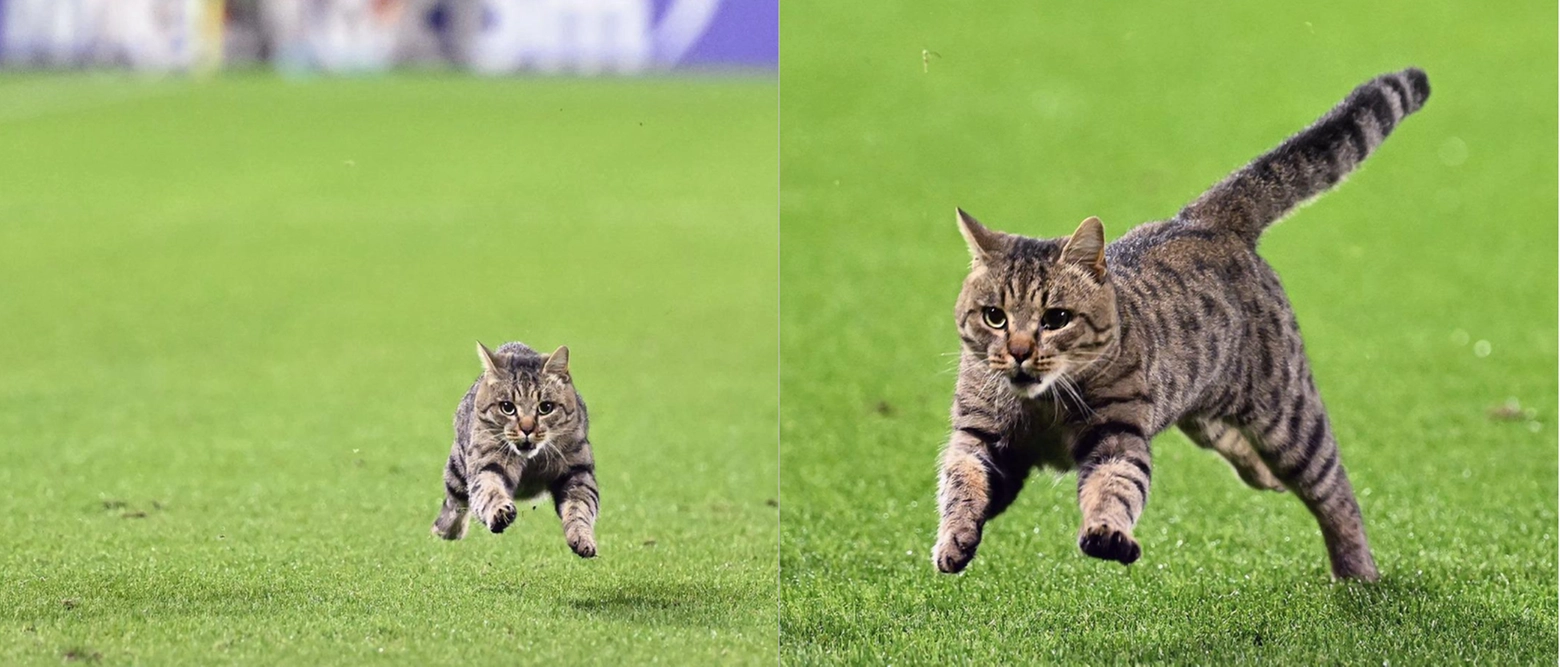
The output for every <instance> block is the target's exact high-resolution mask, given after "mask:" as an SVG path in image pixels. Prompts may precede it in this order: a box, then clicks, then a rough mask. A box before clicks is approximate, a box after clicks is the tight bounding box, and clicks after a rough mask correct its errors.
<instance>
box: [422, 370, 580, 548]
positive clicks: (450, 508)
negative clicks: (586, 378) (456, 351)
mask: <svg viewBox="0 0 1560 667" xmlns="http://www.w3.org/2000/svg"><path fill="white" fill-rule="evenodd" d="M477 354H478V356H480V357H481V358H482V376H481V377H479V378H477V382H476V384H473V385H471V389H470V390H468V391H467V392H466V396H465V398H462V399H461V401H460V407H458V408H456V409H455V444H453V445H452V446H451V447H450V458H449V462H448V463H447V464H446V465H445V466H444V508H443V509H442V510H441V511H440V512H439V518H438V519H437V520H435V521H434V522H433V534H434V535H438V536H439V537H442V538H444V539H446V540H458V539H460V538H461V537H462V536H464V535H465V533H466V514H467V511H468V508H469V511H471V512H473V513H475V514H476V515H477V520H479V521H481V522H482V523H483V525H486V526H487V527H488V530H491V531H493V532H495V533H502V532H504V529H505V528H508V527H509V524H511V523H513V522H514V520H515V516H516V512H515V503H514V501H515V499H517V498H519V499H526V498H532V497H535V496H538V495H541V493H542V492H544V491H545V492H548V493H550V494H551V495H552V499H553V507H554V508H555V509H556V510H557V512H558V517H559V518H560V519H562V520H563V536H564V539H565V540H566V541H567V542H568V543H569V548H570V549H573V550H574V553H576V554H579V555H580V557H582V558H591V557H594V556H595V555H596V535H595V525H596V509H597V506H598V504H599V503H600V496H599V495H598V493H597V491H596V472H595V471H596V464H595V460H594V459H593V458H592V457H591V452H590V438H589V436H588V435H587V432H588V430H589V428H590V420H589V419H588V418H587V417H586V416H585V401H584V400H583V399H581V398H580V394H579V392H578V391H576V390H575V389H574V380H573V379H572V378H571V377H570V376H569V348H567V347H560V348H558V350H557V351H556V352H553V353H552V354H549V355H541V354H537V353H536V351H535V350H532V349H531V348H529V347H526V346H525V345H524V344H522V343H505V344H504V345H502V346H500V347H499V348H498V351H497V352H494V351H492V350H489V349H488V348H487V347H486V346H484V345H483V344H481V343H477Z"/></svg>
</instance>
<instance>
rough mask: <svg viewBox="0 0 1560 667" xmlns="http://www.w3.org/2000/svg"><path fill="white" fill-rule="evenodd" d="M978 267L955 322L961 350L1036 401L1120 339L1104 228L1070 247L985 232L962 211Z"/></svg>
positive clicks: (1086, 229)
mask: <svg viewBox="0 0 1560 667" xmlns="http://www.w3.org/2000/svg"><path fill="white" fill-rule="evenodd" d="M957 217H958V222H959V231H960V232H961V233H962V234H963V235H964V240H965V242H966V243H968V244H969V247H970V254H971V255H973V257H974V261H973V262H972V263H971V265H970V274H969V276H967V277H966V278H965V279H964V289H963V290H962V291H960V293H959V301H958V305H957V306H956V307H955V309H954V319H955V321H957V322H958V326H959V338H960V339H961V340H963V341H964V349H966V350H968V351H969V352H970V353H972V354H973V355H974V356H975V357H976V358H977V359H980V360H981V361H984V362H985V363H986V364H988V365H989V366H990V368H991V370H992V371H994V372H997V373H1000V374H1001V375H1003V376H1005V377H1006V378H1007V380H1008V384H1009V386H1010V387H1011V388H1012V389H1013V392H1014V393H1016V394H1018V395H1020V396H1024V397H1026V398H1037V397H1039V396H1040V395H1042V394H1044V393H1045V392H1046V391H1047V390H1049V389H1050V388H1051V386H1052V385H1054V384H1055V383H1057V382H1058V381H1067V380H1070V379H1072V378H1075V377H1077V374H1078V372H1079V371H1081V370H1083V369H1085V368H1087V367H1088V366H1089V365H1090V364H1091V363H1093V362H1094V361H1096V360H1098V359H1099V358H1100V357H1101V356H1102V355H1103V354H1105V353H1106V352H1107V351H1108V349H1109V347H1110V345H1111V344H1112V343H1114V342H1115V340H1116V337H1117V326H1118V323H1117V315H1116V292H1115V289H1114V288H1113V287H1112V286H1111V282H1110V273H1109V272H1108V271H1107V270H1106V266H1105V228H1104V227H1103V226H1102V225H1100V221H1099V219H1098V218H1089V219H1088V220H1084V221H1083V224H1081V225H1078V230H1077V231H1075V232H1073V234H1072V236H1071V237H1070V238H1066V239H1034V238H1029V237H1026V236H1018V235H1016V234H1006V233H1003V232H999V231H995V230H991V229H987V228H986V227H984V226H982V225H981V224H980V223H979V222H977V221H976V220H975V218H973V217H970V215H969V214H967V213H965V212H964V211H962V210H961V211H958V216H957Z"/></svg>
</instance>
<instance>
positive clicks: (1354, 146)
mask: <svg viewBox="0 0 1560 667" xmlns="http://www.w3.org/2000/svg"><path fill="white" fill-rule="evenodd" d="M1429 97H1430V79H1429V78H1427V77H1426V76H1425V73H1424V71H1423V70H1420V69H1418V68H1416V67H1410V68H1408V69H1405V70H1403V71H1401V72H1395V73H1392V74H1383V75H1381V76H1378V77H1376V78H1374V79H1371V80H1370V81H1367V82H1365V83H1364V84H1362V85H1360V87H1358V88H1355V89H1354V92H1351V93H1349V96H1348V97H1346V98H1344V100H1343V101H1342V102H1340V103H1338V106H1335V107H1333V108H1332V110H1331V111H1328V112H1327V114H1326V115H1324V116H1322V117H1321V118H1319V119H1317V121H1316V122H1315V123H1312V124H1311V126H1310V127H1307V128H1305V129H1304V130H1301V131H1300V132H1299V133H1298V134H1296V135H1294V136H1292V137H1290V138H1288V139H1286V140H1284V143H1282V144H1279V145H1278V148H1275V149H1273V150H1271V151H1269V152H1267V153H1266V154H1264V155H1263V156H1261V157H1259V158H1257V159H1255V160H1252V161H1251V164H1248V165H1246V166H1245V167H1242V168H1241V169H1239V170H1237V171H1236V172H1235V173H1233V174H1230V175H1229V176H1226V177H1225V178H1224V180H1222V181H1220V182H1219V183H1218V185H1215V186H1213V187H1212V188H1210V189H1209V190H1208V191H1207V192H1205V193H1203V194H1202V196H1200V197H1198V198H1197V200H1196V201H1194V202H1192V203H1191V204H1188V205H1187V206H1186V208H1184V209H1181V213H1180V215H1179V216H1177V217H1179V218H1180V219H1182V220H1185V221H1187V222H1190V223H1192V224H1198V225H1206V226H1210V227H1217V228H1221V229H1227V230H1231V231H1234V232H1235V233H1236V234H1239V235H1240V236H1241V238H1244V239H1245V240H1246V241H1247V242H1248V243H1250V244H1251V245H1252V246H1253V247H1255V246H1256V244H1257V239H1258V238H1259V237H1260V236H1261V235H1262V230H1263V229H1266V228H1267V226H1268V225H1271V224H1273V223H1275V222H1278V221H1279V220H1281V219H1282V218H1283V217H1284V216H1285V215H1287V214H1288V213H1289V212H1290V211H1292V210H1294V209H1295V208H1297V207H1299V206H1300V205H1302V204H1305V203H1306V202H1307V201H1308V200H1310V199H1312V198H1314V197H1316V196H1318V195H1320V194H1322V193H1323V192H1326V191H1327V190H1328V189H1330V188H1332V187H1333V186H1334V185H1337V184H1338V182H1339V181H1341V180H1343V178H1344V177H1345V176H1347V175H1348V174H1349V172H1351V171H1354V169H1355V168H1356V167H1358V166H1359V164H1360V163H1361V162H1364V161H1365V158H1366V156H1368V155H1370V154H1371V152H1372V151H1374V150H1376V147H1377V146H1380V145H1381V143H1382V142H1383V141H1386V139H1387V135H1388V134H1391V133H1392V130H1393V128H1396V127H1397V124H1398V123H1400V122H1402V120H1403V118H1405V117H1407V116H1408V115H1409V114H1411V113H1414V112H1415V111H1418V110H1419V108H1420V107H1422V106H1424V103H1425V100H1426V99H1427V98H1429Z"/></svg>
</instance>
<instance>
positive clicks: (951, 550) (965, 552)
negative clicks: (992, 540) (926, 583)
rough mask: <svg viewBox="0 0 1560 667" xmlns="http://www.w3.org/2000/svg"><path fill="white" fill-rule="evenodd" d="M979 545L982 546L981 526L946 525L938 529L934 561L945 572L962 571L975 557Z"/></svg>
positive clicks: (933, 548) (933, 549) (933, 555)
mask: <svg viewBox="0 0 1560 667" xmlns="http://www.w3.org/2000/svg"><path fill="white" fill-rule="evenodd" d="M977 546H980V528H978V527H976V526H972V525H962V526H949V527H945V528H943V529H942V530H939V531H938V535H937V544H936V546H933V547H932V562H933V563H934V564H936V565H937V570H938V571H939V572H942V573H944V574H955V573H958V572H961V571H963V570H964V568H965V567H966V566H968V565H969V564H970V561H971V560H972V559H974V558H975V547H977Z"/></svg>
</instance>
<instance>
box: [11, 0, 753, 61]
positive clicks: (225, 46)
mask: <svg viewBox="0 0 1560 667" xmlns="http://www.w3.org/2000/svg"><path fill="white" fill-rule="evenodd" d="M777 11H778V0H724V1H723V0H0V64H4V65H5V66H7V67H12V68H18V67H42V68H75V67H80V68H102V67H125V68H135V69H143V70H154V71H188V70H202V69H214V68H217V67H224V66H229V67H231V66H244V65H270V66H276V67H279V68H284V69H289V70H323V71H332V72H361V71H375V70H382V69H387V68H391V67H462V68H469V69H472V70H476V71H479V72H484V73H494V74H501V73H508V72H519V71H535V72H542V73H581V74H594V73H623V74H632V73H637V72H644V71H653V70H659V69H667V68H673V67H693V68H762V69H772V68H773V67H774V66H775V61H776V57H777V56H776V54H777V53H778V30H777V26H778V17H777V15H776V14H777Z"/></svg>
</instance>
